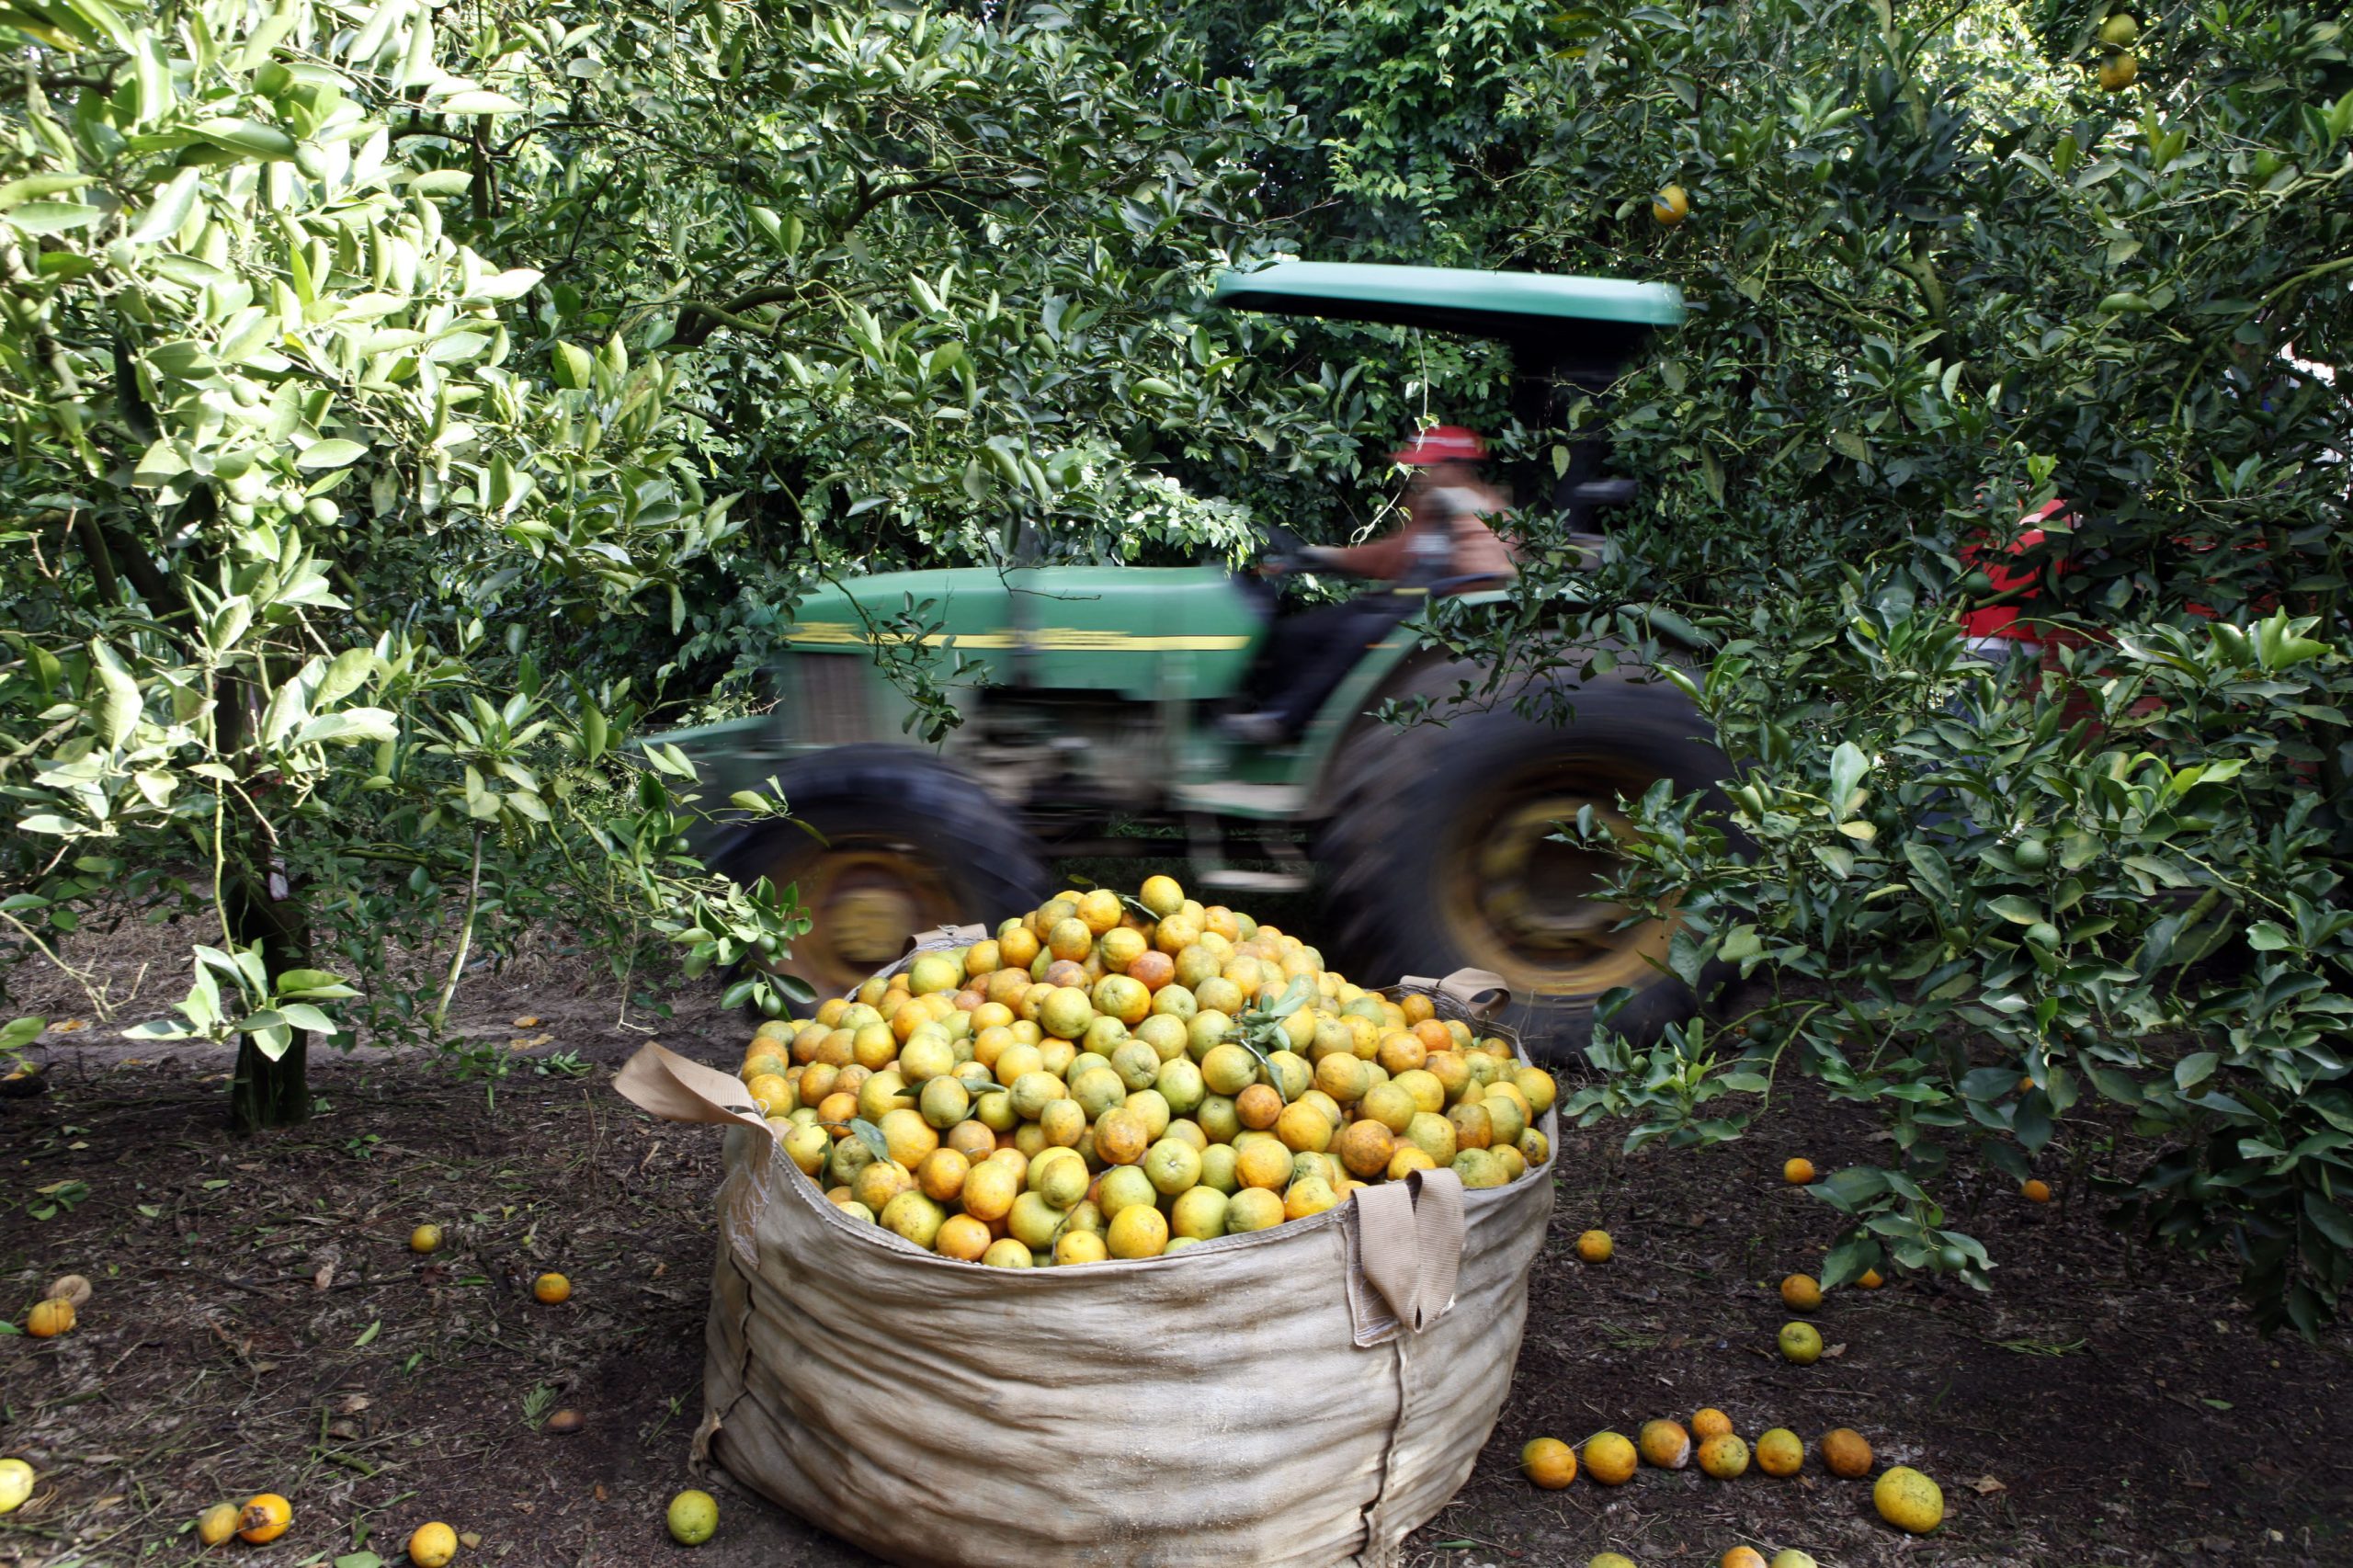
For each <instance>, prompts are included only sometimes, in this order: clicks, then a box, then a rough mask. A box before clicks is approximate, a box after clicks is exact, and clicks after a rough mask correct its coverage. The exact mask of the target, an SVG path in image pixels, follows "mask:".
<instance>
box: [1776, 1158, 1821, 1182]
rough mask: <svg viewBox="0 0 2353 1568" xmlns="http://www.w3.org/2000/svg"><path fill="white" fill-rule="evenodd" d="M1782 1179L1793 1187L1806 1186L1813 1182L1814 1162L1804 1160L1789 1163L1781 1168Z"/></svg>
mask: <svg viewBox="0 0 2353 1568" xmlns="http://www.w3.org/2000/svg"><path fill="white" fill-rule="evenodd" d="M1781 1179H1782V1180H1783V1181H1785V1182H1788V1183H1789V1184H1790V1186H1791V1187H1803V1186H1805V1185H1806V1184H1807V1183H1809V1182H1811V1181H1813V1161H1812V1160H1808V1159H1803V1158H1800V1159H1795V1160H1790V1161H1789V1162H1787V1163H1786V1164H1784V1165H1782V1166H1781Z"/></svg>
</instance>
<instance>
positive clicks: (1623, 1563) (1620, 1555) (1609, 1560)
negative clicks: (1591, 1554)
mask: <svg viewBox="0 0 2353 1568" xmlns="http://www.w3.org/2000/svg"><path fill="white" fill-rule="evenodd" d="M1585 1568H1641V1565H1640V1564H1639V1563H1637V1562H1635V1561H1634V1560H1633V1559H1632V1558H1631V1557H1629V1556H1627V1555H1626V1554H1625V1553H1624V1552H1622V1551H1604V1552H1601V1553H1598V1554H1597V1555H1596V1556H1595V1558H1594V1559H1593V1561H1592V1562H1587V1563H1586V1565H1585Z"/></svg>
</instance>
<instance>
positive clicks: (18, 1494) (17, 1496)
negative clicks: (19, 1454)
mask: <svg viewBox="0 0 2353 1568" xmlns="http://www.w3.org/2000/svg"><path fill="white" fill-rule="evenodd" d="M35 1479H36V1478H35V1476H34V1475H33V1467H32V1466H30V1465H28V1464H27V1463H26V1462H25V1461H24V1460H0V1514H13V1513H15V1512H16V1511H17V1509H18V1508H21V1507H23V1506H24V1504H25V1499H26V1498H28V1497H29V1496H31V1495H32V1494H33V1482H34V1480H35Z"/></svg>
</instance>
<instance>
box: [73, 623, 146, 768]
mask: <svg viewBox="0 0 2353 1568" xmlns="http://www.w3.org/2000/svg"><path fill="white" fill-rule="evenodd" d="M141 708H142V702H141V700H140V696H139V683H138V682H137V681H135V680H133V679H131V672H130V671H128V670H126V669H124V668H123V667H122V661H121V660H119V659H118V658H117V657H116V656H115V653H114V650H113V649H111V648H109V647H108V646H107V645H106V644H105V643H103V642H96V641H93V642H91V644H90V691H89V695H88V696H87V697H86V698H85V711H86V712H87V713H88V714H89V717H90V728H91V729H93V730H95V731H96V732H97V734H98V737H99V739H101V740H103V741H104V742H105V743H106V744H108V746H109V747H111V748H114V749H117V750H119V749H120V748H121V746H122V743H123V742H125V741H127V740H129V739H130V738H131V732H132V731H134V730H136V729H137V728H138V727H139V717H140V710H141Z"/></svg>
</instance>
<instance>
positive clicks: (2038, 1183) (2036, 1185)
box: [2018, 1177, 2051, 1203]
mask: <svg viewBox="0 0 2353 1568" xmlns="http://www.w3.org/2000/svg"><path fill="white" fill-rule="evenodd" d="M2018 1190H2019V1191H2020V1192H2022V1193H2024V1194H2026V1199H2027V1201H2028V1202H2029V1203H2048V1202H2050V1201H2051V1184H2050V1183H2049V1182H2047V1181H2044V1180H2042V1179H2040V1177H2037V1178H2036V1179H2034V1180H2032V1181H2029V1182H2028V1183H2027V1184H2026V1185H2025V1186H2024V1187H2019V1188H2018Z"/></svg>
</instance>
